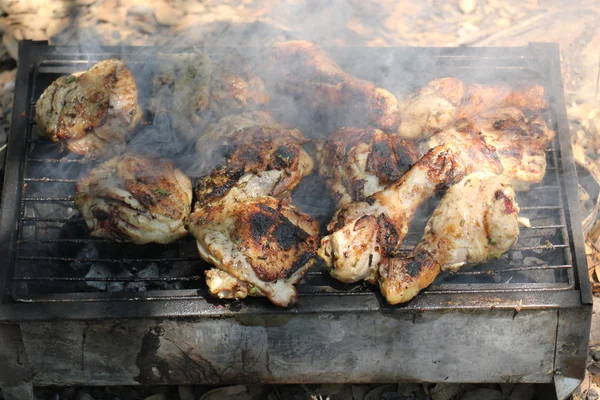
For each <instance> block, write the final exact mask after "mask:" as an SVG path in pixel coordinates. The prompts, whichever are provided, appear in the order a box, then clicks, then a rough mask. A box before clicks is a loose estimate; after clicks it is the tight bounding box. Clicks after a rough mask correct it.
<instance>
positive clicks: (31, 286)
mask: <svg viewBox="0 0 600 400" xmlns="http://www.w3.org/2000/svg"><path fill="white" fill-rule="evenodd" d="M436 60H437V61H436V65H437V66H438V67H439V71H437V72H435V73H434V72H431V73H428V74H425V73H422V74H420V75H419V79H418V80H417V79H413V80H412V81H411V82H412V83H411V85H406V86H405V87H403V88H401V89H398V91H400V92H401V91H409V90H410V89H413V88H414V87H417V86H419V85H421V84H423V83H425V82H426V81H428V80H429V79H432V78H434V77H437V76H444V75H453V76H458V77H463V76H467V75H469V74H470V71H471V70H472V68H473V62H474V61H473V59H469V60H468V62H467V63H466V64H465V62H464V60H461V59H454V58H448V59H447V60H446V59H443V58H439V59H436ZM392 61H393V60H392ZM509 61H510V62H508V61H506V60H505V59H504V58H497V59H491V60H490V59H489V58H484V59H482V65H483V66H481V68H480V70H485V67H486V66H487V68H488V69H489V70H490V71H492V70H493V71H503V73H506V74H507V75H506V76H508V77H511V76H517V77H522V76H525V77H528V76H535V77H536V79H538V80H541V81H542V82H541V83H544V82H543V79H544V76H540V75H536V72H535V70H533V69H532V67H531V65H530V63H531V60H528V59H527V58H526V57H520V58H519V59H518V61H517V62H516V64H517V65H520V67H519V68H515V67H514V66H513V64H515V62H513V60H509ZM415 62H417V63H418V62H419V60H416V61H415ZM341 63H342V66H343V67H345V68H346V69H348V70H349V71H350V72H353V71H352V69H351V67H349V66H348V65H345V64H344V62H342V61H341ZM503 63H504V64H510V65H511V67H507V66H502V65H500V66H499V64H503ZM89 65H91V61H88V60H87V58H86V60H85V61H76V62H73V61H70V62H66V61H60V60H59V61H47V62H44V63H41V64H38V65H36V66H35V67H34V71H33V74H32V77H31V85H32V87H31V89H30V93H31V98H30V102H29V105H28V110H27V112H26V118H27V121H28V123H27V128H26V130H25V132H20V133H19V134H23V135H26V137H27V148H26V150H25V160H24V175H23V177H24V178H23V182H22V187H21V196H22V197H21V198H20V199H18V200H17V201H20V214H19V218H18V222H17V226H16V229H17V238H16V245H15V253H14V254H15V258H14V260H13V261H14V263H13V265H12V267H13V269H12V289H13V290H12V297H13V299H14V300H17V301H66V300H70V299H72V296H73V295H74V294H75V293H77V298H78V299H82V300H85V299H86V295H87V294H89V293H95V292H115V293H113V295H111V299H118V298H119V295H118V294H117V293H124V294H127V298H128V299H135V298H136V296H135V294H134V295H133V296H132V293H136V292H139V291H151V292H152V293H153V294H154V296H155V297H161V296H162V294H161V293H164V296H167V293H168V296H169V297H173V296H175V297H176V296H178V293H181V295H182V296H186V297H189V296H193V297H194V296H195V297H206V296H208V291H207V288H206V285H205V283H204V270H206V269H207V268H208V267H209V265H208V264H206V263H205V262H203V261H202V260H201V259H200V258H199V256H198V253H197V250H196V247H195V242H194V240H193V239H192V238H191V237H188V238H185V239H183V240H180V241H178V242H175V243H172V244H170V245H155V244H153V245H144V246H137V245H131V244H115V243H112V242H110V241H107V240H102V239H96V238H91V237H89V236H88V234H87V229H86V228H85V224H84V223H83V221H82V220H81V218H80V216H79V213H78V211H77V210H76V209H75V207H74V205H73V198H74V185H75V182H76V181H77V179H79V178H80V177H81V176H83V175H85V174H86V173H87V171H89V170H90V169H91V168H93V166H94V165H97V164H98V161H93V160H85V159H82V158H80V157H78V156H76V155H73V154H69V153H68V152H62V151H61V149H60V145H59V144H55V143H51V142H49V141H47V140H45V139H38V134H37V127H36V126H35V123H34V122H33V115H34V106H35V102H36V100H37V98H38V97H39V95H40V94H41V93H42V92H43V90H44V89H45V88H46V87H47V86H48V85H49V84H50V83H51V82H52V81H53V80H54V79H56V78H57V77H58V76H60V75H64V74H66V73H70V72H74V71H78V70H84V69H86V68H87V67H88V66H89ZM131 67H132V69H133V70H134V73H135V68H136V67H135V65H132V66H131ZM354 67H355V69H356V72H355V73H356V74H357V75H358V76H361V75H362V76H363V77H364V78H366V79H372V80H374V81H375V82H377V81H378V80H377V79H376V76H370V74H374V72H369V73H365V72H364V71H365V69H364V68H366V67H365V66H364V65H363V66H362V67H361V64H360V63H358V65H355V66H354ZM403 68H405V70H404V72H405V74H404V75H405V76H406V73H410V71H416V70H417V68H412V69H409V68H408V67H406V66H404V67H403ZM407 71H408V72H407ZM477 78H480V79H481V80H482V81H485V80H486V78H485V76H484V75H483V74H482V75H480V76H478V77H477ZM386 79H387V80H388V81H389V80H391V79H392V77H391V76H390V75H388V76H387V78H386ZM465 79H468V78H465ZM507 80H509V78H507ZM384 87H387V86H385V85H384ZM148 95H149V93H143V92H142V93H141V94H140V96H141V98H142V105H144V104H145V103H144V102H147V100H148ZM552 115H554V114H553V113H549V114H548V118H547V121H548V123H549V125H550V127H551V128H553V129H555V130H557V125H556V122H555V121H554V120H553V118H552ZM561 134H564V132H557V135H556V138H555V140H554V142H553V143H552V144H551V145H550V146H549V148H548V150H547V163H548V167H547V172H546V176H545V178H544V180H543V182H541V183H540V184H538V185H535V186H533V187H532V188H531V190H530V191H528V192H520V193H518V194H517V202H518V204H519V206H520V208H521V216H523V217H527V218H529V219H530V221H531V225H532V226H531V228H525V227H521V235H520V237H519V240H518V242H517V243H516V244H515V245H514V246H513V247H512V248H511V250H510V251H509V252H508V253H507V254H505V255H504V256H503V257H502V258H501V259H499V260H494V261H491V262H489V263H487V264H484V265H480V266H477V267H474V268H463V269H461V270H460V271H459V272H456V273H443V274H442V275H440V276H439V277H438V279H437V280H436V281H435V283H434V284H433V285H432V286H431V287H429V288H428V289H427V290H426V291H425V293H427V292H448V293H452V292H481V291H486V292H488V291H522V290H527V291H548V290H568V289H572V288H574V287H575V278H574V270H573V266H572V265H573V260H572V258H573V254H572V248H571V246H570V244H569V243H571V239H572V238H570V236H569V235H570V227H569V226H568V218H567V212H568V210H567V209H566V207H565V204H564V198H565V190H566V189H565V187H566V185H565V182H564V181H563V179H562V175H561V165H562V163H561V150H560V146H559V140H558V137H559V136H560V135H561ZM313 181H314V178H313V180H312V181H311V180H309V181H308V182H313ZM309 186H310V185H309V184H308V183H307V184H305V185H302V186H301V187H300V188H299V189H298V190H299V191H301V192H302V190H305V191H306V190H309V191H310V190H313V191H314V190H315V188H314V187H309ZM317 191H318V190H317ZM296 196H301V197H302V193H300V194H299V195H296ZM305 199H306V197H303V199H302V200H300V203H302V202H306V200H305ZM7 200H8V201H10V200H11V199H5V201H7ZM435 204H436V201H435V200H433V201H431V202H429V203H428V204H425V205H424V207H423V210H422V212H421V213H422V215H421V217H420V218H417V220H418V222H416V223H414V224H413V226H412V227H411V231H410V233H409V234H408V236H407V237H406V239H405V241H404V244H403V249H404V250H405V251H409V250H410V249H411V248H412V247H413V246H414V245H415V244H416V242H417V241H418V239H419V237H420V235H421V234H422V229H423V226H424V222H425V220H426V216H427V215H428V213H430V212H431V211H432V209H433V207H434V206H435ZM299 206H300V208H303V205H302V204H300V205H299ZM304 208H305V209H306V208H307V207H304ZM308 208H309V209H308V211H310V207H308ZM330 211H332V210H330ZM318 216H320V217H323V215H318ZM298 289H299V293H300V296H324V295H331V294H335V295H350V296H358V295H371V296H373V295H376V293H377V291H378V289H377V288H375V287H372V286H370V285H367V284H364V283H357V284H350V285H349V284H342V283H340V282H337V281H335V280H333V279H332V278H330V277H329V276H328V275H327V273H326V272H325V271H324V269H323V267H322V266H321V265H316V266H315V267H314V268H313V269H312V270H311V271H310V272H308V274H307V275H306V276H305V278H304V280H303V281H302V282H301V283H300V284H299V285H298ZM190 290H191V291H190ZM147 294H148V293H147ZM94 298H97V297H94ZM265 301H266V300H265Z"/></svg>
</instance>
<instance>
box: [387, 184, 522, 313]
mask: <svg viewBox="0 0 600 400" xmlns="http://www.w3.org/2000/svg"><path fill="white" fill-rule="evenodd" d="M518 214H519V206H518V205H517V203H516V202H515V193H514V191H513V189H512V187H511V186H510V185H508V184H507V183H505V180H504V179H503V178H502V177H501V176H498V175H496V174H493V173H490V172H476V173H473V174H470V175H467V176H466V177H465V178H464V179H463V180H462V181H460V182H458V183H457V184H455V185H454V186H452V187H450V189H448V191H447V192H446V194H445V195H444V197H443V198H442V201H441V202H440V204H439V206H438V207H437V208H436V210H435V211H434V213H433V215H432V216H431V218H430V219H429V221H428V222H427V226H426V227H425V233H424V235H423V238H422V239H421V241H420V242H419V244H417V246H416V247H415V248H414V250H413V251H412V252H411V253H410V254H409V255H407V256H396V257H389V258H384V259H382V260H381V262H380V266H379V284H380V288H381V293H382V294H383V295H384V296H385V298H386V299H387V301H388V303H390V304H398V303H404V302H406V301H409V300H410V299H412V298H413V297H415V296H416V295H417V293H418V292H419V291H420V290H422V289H424V288H426V287H427V286H429V285H430V284H431V283H432V282H433V281H434V279H435V277H436V276H437V275H438V274H439V273H440V271H444V270H453V271H456V270H457V269H458V268H460V267H462V266H463V265H473V264H479V263H483V262H486V261H488V260H489V259H492V258H498V257H500V256H501V255H502V254H504V253H505V252H506V251H507V250H508V249H509V248H510V246H512V245H513V244H514V243H515V242H516V241H517V238H518V237H519V224H518V223H517V217H518Z"/></svg>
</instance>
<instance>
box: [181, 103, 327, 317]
mask: <svg viewBox="0 0 600 400" xmlns="http://www.w3.org/2000/svg"><path fill="white" fill-rule="evenodd" d="M304 142H305V138H304V136H303V135H302V133H301V132H300V131H298V130H297V129H288V128H285V127H283V126H282V125H281V124H279V123H277V122H276V121H274V120H273V119H272V118H271V116H270V115H269V114H267V113H264V112H245V113H242V114H239V115H234V116H231V117H226V118H222V119H221V120H220V121H219V122H218V123H216V124H213V125H211V126H210V127H209V128H208V129H207V130H206V131H205V133H204V134H203V135H202V136H201V137H200V138H199V139H198V142H197V151H198V152H199V153H200V154H205V153H206V152H207V149H210V151H209V152H214V153H215V154H216V155H217V158H218V157H219V156H222V160H221V163H220V164H219V165H217V166H216V167H214V168H213V169H212V170H210V166H211V165H212V164H211V163H210V162H209V163H208V164H207V165H208V168H209V172H208V173H207V174H205V175H204V176H202V177H201V178H200V179H199V180H198V183H197V185H196V197H197V202H196V204H195V210H194V212H193V213H192V214H191V215H190V216H189V217H188V218H187V219H186V221H187V222H186V227H187V229H188V230H189V231H190V232H191V233H192V235H193V236H194V237H195V238H196V240H197V241H198V249H199V252H200V256H201V257H202V258H203V259H205V260H206V261H208V262H210V263H212V264H213V265H214V266H215V267H216V268H215V269H211V270H210V271H208V272H207V273H206V281H207V284H208V286H209V289H210V291H211V293H212V294H213V295H215V296H217V297H219V298H227V299H239V298H244V297H246V296H249V295H251V296H267V297H268V298H269V299H270V300H271V301H272V302H273V303H275V304H277V305H279V306H284V307H285V306H288V305H290V304H292V303H294V302H295V299H296V289H295V287H294V284H295V283H297V282H298V281H299V280H300V278H301V277H302V276H303V275H304V273H305V272H306V270H307V269H308V268H310V267H311V266H312V265H313V263H314V259H315V257H316V251H317V245H318V224H317V222H316V221H315V220H313V219H312V218H311V217H310V216H308V215H306V214H303V213H301V212H300V211H298V210H297V209H296V208H295V207H294V206H293V205H291V204H290V203H289V202H288V201H286V200H285V199H283V198H287V197H289V194H290V193H291V191H292V190H293V189H294V188H295V187H296V186H297V185H298V183H299V182H300V180H301V179H302V178H303V177H305V176H306V175H308V174H310V172H311V171H312V168H313V161H312V159H311V158H310V156H309V155H308V154H307V153H306V151H304V149H303V148H302V144H303V143H304ZM218 143H220V145H221V147H215V146H216V144H218Z"/></svg>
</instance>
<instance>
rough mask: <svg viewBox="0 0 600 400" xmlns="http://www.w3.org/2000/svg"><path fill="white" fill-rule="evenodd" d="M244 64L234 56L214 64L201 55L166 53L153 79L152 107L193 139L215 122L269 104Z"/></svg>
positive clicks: (266, 96) (265, 94)
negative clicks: (165, 58) (168, 117)
mask: <svg viewBox="0 0 600 400" xmlns="http://www.w3.org/2000/svg"><path fill="white" fill-rule="evenodd" d="M163 57H167V56H163ZM248 65H249V64H248V63H245V62H244V61H243V57H241V56H239V57H237V56H236V55H231V56H229V57H226V58H223V59H221V60H219V62H215V61H213V60H211V59H210V58H209V57H208V56H206V55H205V54H202V53H186V54H180V55H172V54H170V55H168V60H166V61H165V62H163V63H159V71H158V73H157V74H156V76H155V78H154V80H153V90H152V108H153V110H154V111H155V113H156V114H157V115H164V114H166V115H169V116H170V120H171V121H172V124H173V127H174V128H177V129H178V130H179V131H180V132H181V133H182V134H183V136H184V137H185V138H186V139H188V140H192V139H195V138H196V136H197V132H198V131H201V130H202V129H203V128H205V127H206V125H207V124H208V123H210V122H212V121H213V120H215V119H218V118H221V117H225V116H228V115H231V114H235V113H238V112H241V111H243V110H246V109H252V108H260V107H261V106H264V105H265V104H268V103H269V101H270V98H269V95H268V93H267V91H266V89H265V85H264V82H263V81H262V80H261V79H260V78H259V77H258V76H256V75H255V74H254V73H253V72H252V71H251V70H250V69H249V68H248Z"/></svg>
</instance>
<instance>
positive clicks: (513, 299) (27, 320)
mask: <svg viewBox="0 0 600 400" xmlns="http://www.w3.org/2000/svg"><path fill="white" fill-rule="evenodd" d="M328 50H329V51H330V53H331V54H332V55H333V57H334V59H336V60H337V61H338V63H339V64H340V65H341V66H342V68H344V69H345V70H346V71H348V72H349V73H351V74H354V75H355V76H357V77H359V78H362V79H366V80H370V81H373V82H375V83H376V84H378V85H380V86H382V87H385V88H386V89H388V90H390V91H392V92H393V93H399V94H400V93H404V94H406V93H408V92H410V91H411V90H414V89H415V88H417V87H420V86H422V85H424V84H425V83H427V82H428V81H429V80H431V79H435V78H437V77H442V76H455V77H458V78H460V79H463V80H465V81H467V82H482V83H484V82H488V81H490V80H492V79H501V80H505V81H507V82H509V83H513V84H518V83H519V82H534V83H539V84H542V85H543V86H544V87H545V92H546V93H547V98H548V101H549V104H550V106H551V107H550V111H549V112H548V113H547V115H546V118H547V122H548V123H549V126H550V127H551V128H553V129H555V130H556V132H557V135H556V138H555V140H554V141H553V143H552V144H551V145H550V146H549V148H548V150H547V162H548V168H547V172H546V176H545V178H544V181H543V182H541V183H540V184H538V185H535V186H533V187H532V189H531V190H530V191H528V192H521V193H518V195H517V201H518V203H519V205H520V208H521V216H524V217H528V218H529V219H530V221H531V227H530V228H522V229H521V235H520V237H519V240H518V242H517V243H516V244H515V245H514V246H513V248H512V249H511V250H510V251H509V252H508V253H507V254H506V255H505V256H504V257H502V258H501V259H500V260H496V261H492V262H489V263H487V264H485V265H482V266H478V267H475V268H463V269H462V270H461V271H459V272H456V273H444V274H442V275H441V276H440V277H438V279H437V280H436V281H435V282H434V284H433V285H432V286H431V287H429V288H428V289H427V290H425V291H424V292H423V293H422V294H420V295H419V296H417V298H416V299H415V300H413V301H412V302H410V303H408V304H405V305H402V306H389V305H387V304H386V303H385V300H384V299H383V298H382V297H381V296H380V295H379V294H378V289H377V288H375V287H372V286H369V285H366V284H362V283H361V284H352V285H349V284H342V283H340V282H337V281H335V280H333V279H332V278H330V277H329V276H328V274H327V273H326V272H325V270H324V268H323V267H322V266H320V265H317V266H316V267H315V268H313V269H312V270H311V271H310V272H308V274H307V275H306V276H305V278H304V280H303V281H302V282H301V283H300V284H299V285H298V292H299V303H298V305H297V306H295V307H293V308H290V309H279V308H276V307H275V306H273V305H271V304H270V303H269V302H268V301H267V300H266V299H247V300H243V301H237V302H231V301H219V300H216V299H214V298H212V297H211V296H210V295H209V294H208V290H207V288H206V284H205V283H204V277H203V275H204V274H203V271H204V270H205V269H206V268H207V267H208V264H206V263H204V262H203V261H202V260H201V259H200V258H199V256H198V253H197V250H196V247H195V242H194V240H193V239H192V238H191V237H190V238H188V239H184V240H181V241H178V242H176V243H173V244H171V245H167V246H165V245H145V246H136V245H124V244H115V243H112V242H109V241H106V240H102V239H96V238H91V237H88V236H87V231H86V228H85V224H84V223H83V222H82V220H81V218H80V217H79V216H78V212H77V210H76V209H75V208H74V205H73V197H74V185H75V182H76V181H77V179H78V178H80V177H81V176H83V175H85V173H86V172H87V171H89V170H90V169H91V168H92V167H93V166H95V165H97V164H98V162H97V161H92V160H86V159H82V158H80V157H78V156H75V155H72V154H68V153H64V152H61V150H60V146H59V145H58V144H55V143H51V142H49V141H47V140H43V139H38V137H37V128H36V126H35V123H34V122H33V117H34V107H35V102H36V101H37V99H38V97H39V96H40V94H41V93H42V92H43V90H44V89H45V88H46V87H47V86H48V85H50V83H51V82H52V81H54V80H55V79H56V78H58V77H59V76H61V75H65V74H69V73H73V72H77V71H82V70H85V69H87V68H89V67H90V66H91V65H93V64H94V63H95V62H97V61H100V60H102V59H106V58H108V57H110V56H118V57H120V58H123V59H124V61H125V62H126V63H127V64H128V66H129V67H130V68H131V69H132V72H133V73H134V74H135V75H136V79H137V80H138V83H139V87H140V102H141V105H142V107H146V108H147V105H148V101H149V97H150V87H149V85H147V84H145V85H144V84H143V83H144V82H149V81H151V79H152V74H153V70H154V64H153V62H152V53H153V50H152V49H144V48H119V49H114V48H106V49H101V50H100V49H99V50H97V51H95V52H93V53H92V54H90V53H89V52H86V53H82V52H81V51H80V50H79V49H78V48H69V47H63V48H56V47H51V46H48V45H47V43H45V42H31V41H25V42H22V43H21V45H20V48H19V69H18V74H17V82H16V87H17V91H16V93H15V98H14V107H13V119H12V125H11V132H10V137H9V145H8V153H7V157H6V166H5V180H4V188H3V195H2V210H1V211H2V214H1V217H0V245H1V247H0V259H1V260H2V262H1V263H0V265H1V267H0V299H1V304H0V322H4V323H5V325H4V328H5V329H4V330H3V332H4V333H2V334H0V337H1V338H3V339H2V340H3V341H4V344H7V343H8V344H10V343H13V344H15V343H16V344H15V345H14V346H11V347H13V349H14V351H15V352H16V353H10V351H9V350H7V349H6V348H7V346H4V347H5V350H4V352H5V353H3V355H2V357H3V358H4V359H6V360H11V357H12V359H13V360H17V358H19V357H20V354H22V353H25V354H26V356H27V360H28V363H29V366H30V367H31V368H23V366H22V365H17V364H16V361H15V362H14V363H12V364H11V365H13V366H14V368H12V370H11V371H12V372H11V371H9V372H8V375H7V372H6V371H4V372H0V383H2V384H3V385H4V387H12V388H15V390H28V389H27V388H28V386H29V385H31V383H32V382H33V383H34V384H38V385H64V384H73V383H74V384H112V385H116V384H136V383H142V384H176V383H210V384H220V383H232V382H244V383H249V382H273V383H275V382H278V383H287V382H289V383H291V382H386V381H405V380H412V381H432V382H440V381H454V382H500V381H502V382H538V383H549V382H552V381H553V380H554V382H555V384H556V387H557V395H558V397H559V398H564V397H565V396H566V395H567V394H568V393H569V392H570V391H571V390H572V389H574V388H575V386H576V385H577V383H578V382H579V381H580V380H581V379H582V377H583V374H584V368H585V358H586V354H587V340H588V335H589V327H590V318H591V304H592V294H591V289H590V285H589V282H588V280H587V266H586V260H585V253H584V238H583V232H582V227H581V216H580V211H579V200H578V191H577V175H576V171H575V164H574V160H573V155H572V151H571V146H570V138H569V131H568V125H567V118H566V113H565V105H564V98H563V90H562V79H561V75H560V64H559V53H558V47H557V46H555V45H551V44H531V45H529V46H528V47H521V48H458V49H456V48H445V49H439V48H402V49H386V48H337V49H328ZM223 51H224V50H223V49H221V50H219V52H223ZM214 52H215V54H217V55H218V51H217V50H214ZM275 115H276V112H275ZM276 116H277V115H276ZM320 119H321V118H319V117H318V116H315V118H314V119H311V120H307V121H300V122H298V123H297V125H298V127H299V128H300V129H301V130H302V131H303V132H305V133H307V132H315V131H317V132H318V131H324V132H327V129H329V128H330V127H328V126H327V121H325V122H323V121H319V120H320ZM146 120H147V121H149V122H151V121H152V116H151V115H147V118H146ZM315 121H317V122H315ZM319 124H320V125H319ZM177 156H178V157H180V156H183V157H184V158H185V157H190V156H191V155H190V154H184V155H182V154H177ZM323 190H324V189H323V187H322V182H319V179H318V178H317V177H309V178H308V179H306V180H305V181H304V182H303V183H302V184H301V186H300V187H299V189H298V190H297V191H296V193H295V195H294V200H295V201H296V204H297V205H298V206H299V207H300V208H301V209H303V210H305V211H307V212H309V213H311V214H313V215H314V216H316V217H317V218H319V219H321V220H327V218H328V216H330V214H331V212H332V211H333V210H332V209H331V208H330V207H331V205H330V203H328V202H327V201H326V200H323V196H321V195H320V193H322V192H323ZM313 194H317V195H314V196H313ZM433 205H434V204H430V205H429V211H431V207H432V206H433ZM425 208H427V206H426V207H425ZM426 213H427V210H425V211H424V217H423V218H417V219H418V220H419V221H417V222H416V223H414V224H413V226H412V228H411V233H410V234H409V235H408V237H407V239H406V240H405V243H404V244H403V249H404V250H409V249H410V248H412V247H413V246H414V245H415V243H416V242H417V241H418V240H419V237H420V235H421V233H422V229H423V226H424V222H425V218H426ZM0 326H2V325H0ZM0 344H1V343H0ZM15 346H16V347H15ZM1 351H2V350H0V352H1ZM19 352H21V353H19ZM0 355H1V354H0ZM19 362H21V361H19ZM76 366H77V367H80V368H77V367H76ZM31 371H35V374H33V375H32V374H31ZM7 381H8V382H9V383H8V384H7V383H6V382H7ZM5 391H6V389H5Z"/></svg>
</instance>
